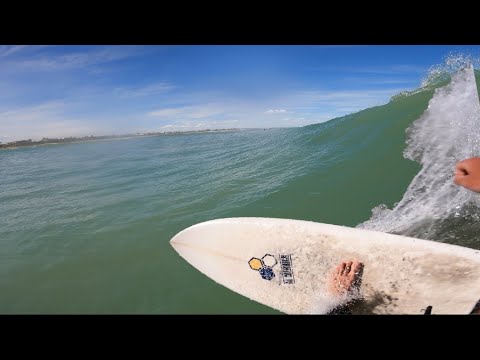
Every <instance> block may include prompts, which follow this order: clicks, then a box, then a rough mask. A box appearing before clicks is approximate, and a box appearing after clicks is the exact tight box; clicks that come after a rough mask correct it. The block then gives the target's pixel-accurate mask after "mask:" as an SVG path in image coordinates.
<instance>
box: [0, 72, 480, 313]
mask: <svg viewBox="0 0 480 360" xmlns="http://www.w3.org/2000/svg"><path fill="white" fill-rule="evenodd" d="M476 76H477V82H478V74H477V75H476ZM445 84H446V82H445V81H444V82H441V83H437V84H436V85H434V86H433V85H432V86H428V87H426V88H423V89H422V90H419V91H417V92H414V93H411V94H405V95H402V96H398V97H396V98H394V99H393V100H392V101H390V102H389V103H388V104H386V105H383V106H378V107H374V108H370V109H366V110H364V111H361V112H358V113H356V114H352V115H348V116H345V117H342V118H337V119H333V120H331V121H328V122H326V123H322V124H317V125H310V126H306V127H302V128H288V129H266V130H264V129H259V130H242V131H235V132H224V133H209V134H195V135H178V136H159V137H143V138H131V139H127V140H117V141H103V142H86V143H75V144H67V145H51V146H39V147H30V148H19V149H15V150H4V151H0V313H7V314H11V313H22V314H23V313H95V314H105V313H108V314H112V313H114V314H118V313H120V314H225V313H226V314H268V313H278V312H276V311H274V310H272V309H269V308H267V307H265V306H263V305H260V304H257V303H255V302H253V301H250V300H248V299H246V298H244V297H242V296H240V295H238V294H235V293H233V292H231V291H230V290H228V289H225V288H224V287H222V286H220V285H217V284H215V283H214V282H213V281H212V280H210V279H208V278H207V277H205V276H204V275H202V274H201V273H199V272H198V271H197V270H195V269H194V268H193V267H191V266H190V265H189V264H188V263H186V262H185V261H184V260H183V259H181V258H180V257H179V256H178V255H177V253H176V252H175V251H174V250H173V249H172V247H171V246H170V244H169V240H170V239H171V238H172V237H173V236H174V235H175V234H176V233H178V232H179V231H181V230H183V229H184V228H186V227H188V226H190V225H193V224H196V223H198V222H202V221H206V220H211V219H216V218H223V217H234V216H261V217H277V218H291V219H303V220H312V221H318V222H325V223H332V224H339V225H346V226H357V225H359V224H361V223H362V222H365V221H367V220H369V219H370V218H371V216H372V209H373V208H375V207H377V206H378V205H380V204H385V205H386V207H388V208H392V207H394V205H395V203H397V202H398V201H400V200H401V199H402V196H403V195H404V194H405V192H406V190H407V188H408V187H409V185H410V184H411V183H412V180H413V179H414V177H415V175H416V174H417V173H418V172H419V170H420V169H421V165H420V164H419V163H418V162H416V161H412V160H409V159H406V158H405V157H404V155H403V152H404V150H405V148H406V141H407V134H406V129H407V128H408V127H409V126H410V125H411V124H412V123H413V122H414V121H415V120H416V119H418V118H419V117H420V116H421V115H422V114H423V112H424V111H425V110H426V109H427V105H428V102H429V100H430V99H431V98H432V96H433V95H434V91H435V88H437V87H440V86H443V85H445ZM465 207H466V208H469V209H470V212H467V213H465V216H463V215H462V216H460V217H459V216H456V217H453V218H449V217H445V218H439V219H435V220H432V221H433V222H430V225H429V226H430V227H429V228H430V229H432V228H433V229H434V230H435V229H436V230H437V231H432V232H431V233H430V234H434V235H435V240H437V241H446V242H450V243H456V244H460V245H465V246H470V247H474V248H480V240H477V239H476V234H477V233H478V230H480V229H479V228H478V226H477V225H476V223H475V222H474V221H473V220H472V219H474V218H472V216H475V215H477V216H478V214H476V213H475V211H476V210H472V208H471V204H470V205H468V204H467V205H465ZM432 224H433V225H432ZM432 226H433V227H432ZM421 228H422V227H421V226H420V225H419V226H418V227H416V228H415V229H416V230H418V229H421ZM460 228H461V229H462V230H461V231H460V230H459V231H458V236H456V234H457V233H456V230H455V229H460ZM452 229H453V230H452ZM465 229H467V230H468V231H465ZM396 232H397V233H405V234H410V235H412V234H413V235H415V234H417V235H418V237H422V238H429V237H431V236H430V235H426V234H425V233H422V232H421V231H419V232H417V233H416V232H415V230H412V228H409V229H406V230H405V231H404V232H402V231H396ZM432 236H433V235H432Z"/></svg>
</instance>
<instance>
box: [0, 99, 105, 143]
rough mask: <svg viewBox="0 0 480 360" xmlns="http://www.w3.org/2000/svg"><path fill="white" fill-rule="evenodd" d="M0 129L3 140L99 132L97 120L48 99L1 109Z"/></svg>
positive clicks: (34, 138)
mask: <svg viewBox="0 0 480 360" xmlns="http://www.w3.org/2000/svg"><path fill="white" fill-rule="evenodd" d="M0 129H2V130H1V131H2V134H1V136H2V139H3V141H4V142H9V141H15V140H21V139H28V138H31V139H33V140H38V139H41V138H42V137H65V136H83V135H91V134H98V132H99V131H102V129H101V127H100V126H98V124H95V125H94V124H93V122H90V121H86V120H82V119H78V118H74V117H71V116H69V115H68V114H66V104H64V103H62V102H48V103H43V104H40V105H36V106H30V107H25V108H20V109H14V110H7V111H3V112H0Z"/></svg>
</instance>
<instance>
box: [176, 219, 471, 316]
mask: <svg viewBox="0 0 480 360" xmlns="http://www.w3.org/2000/svg"><path fill="white" fill-rule="evenodd" d="M170 243H171V245H172V246H173V248H174V249H175V250H176V251H177V252H178V254H179V255H180V256H181V257H183V258H184V259H185V260H186V261H187V262H188V263H190V264H191V265H192V266H193V267H195V268H196V269H197V270H199V271H201V272H202V273H203V274H205V275H206V276H208V277H209V278H211V279H213V280H214V281H216V282H217V283H219V284H221V285H223V286H225V287H227V288H228V289H230V290H233V291H235V292H237V293H238V294H240V295H243V296H245V297H247V298H249V299H251V300H254V301H256V302H259V303H261V304H264V305H267V306H269V307H271V308H274V309H277V310H279V311H281V312H283V313H286V314H326V313H329V312H330V311H331V310H332V309H333V308H334V307H335V306H337V305H338V304H337V303H336V301H337V300H338V299H337V298H336V297H335V296H332V295H331V294H330V292H329V291H328V287H327V283H328V281H329V279H330V276H331V273H332V270H333V269H334V268H335V266H336V265H337V264H339V263H340V262H341V261H342V260H358V261H361V262H362V263H363V264H364V271H363V276H362V283H361V289H360V290H361V294H360V295H361V296H360V298H361V299H360V300H358V301H356V302H355V303H354V305H353V306H352V308H351V310H352V313H353V314H423V313H424V311H425V309H426V308H427V307H428V306H432V314H468V313H470V311H471V310H472V308H473V307H474V305H475V303H476V302H477V300H478V299H479V298H480V251H479V250H474V249H469V248H465V247H460V246H456V245H450V244H445V243H439V242H435V241H427V240H420V239H416V238H410V237H404V236H400V235H393V234H388V233H383V232H377V231H371V230H364V229H356V228H349V227H344V226H338V225H330V224H322V223H315V222H311V221H302V220H288V219H275V218H226V219H217V220H212V221H207V222H203V223H199V224H196V225H193V226H191V227H189V228H187V229H185V230H183V231H181V232H180V233H178V234H177V235H175V236H174V237H173V238H172V239H171V240H170Z"/></svg>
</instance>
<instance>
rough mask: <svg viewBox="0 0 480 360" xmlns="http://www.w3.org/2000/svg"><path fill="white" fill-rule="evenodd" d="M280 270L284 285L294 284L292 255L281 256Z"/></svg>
mask: <svg viewBox="0 0 480 360" xmlns="http://www.w3.org/2000/svg"><path fill="white" fill-rule="evenodd" d="M280 269H281V272H280V274H281V275H282V280H283V283H284V284H293V283H294V282H295V278H294V277H293V269H292V255H280Z"/></svg>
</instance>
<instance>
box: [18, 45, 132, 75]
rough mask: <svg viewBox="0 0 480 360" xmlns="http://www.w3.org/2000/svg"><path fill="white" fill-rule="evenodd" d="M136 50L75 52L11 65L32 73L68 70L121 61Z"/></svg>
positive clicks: (35, 58)
mask: <svg viewBox="0 0 480 360" xmlns="http://www.w3.org/2000/svg"><path fill="white" fill-rule="evenodd" d="M136 50H137V49H136V48H135V47H131V46H114V47H107V48H102V49H100V50H94V51H87V52H75V53H70V54H64V55H58V56H53V55H48V56H47V55H43V56H36V57H32V58H29V59H26V60H17V61H15V63H14V64H13V65H14V66H15V67H19V68H20V69H22V70H33V71H42V70H43V71H58V70H70V69H75V68H84V67H88V66H91V65H98V64H105V63H109V62H112V61H117V60H122V59H125V58H128V57H131V56H134V55H136V54H137V51H136Z"/></svg>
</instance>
